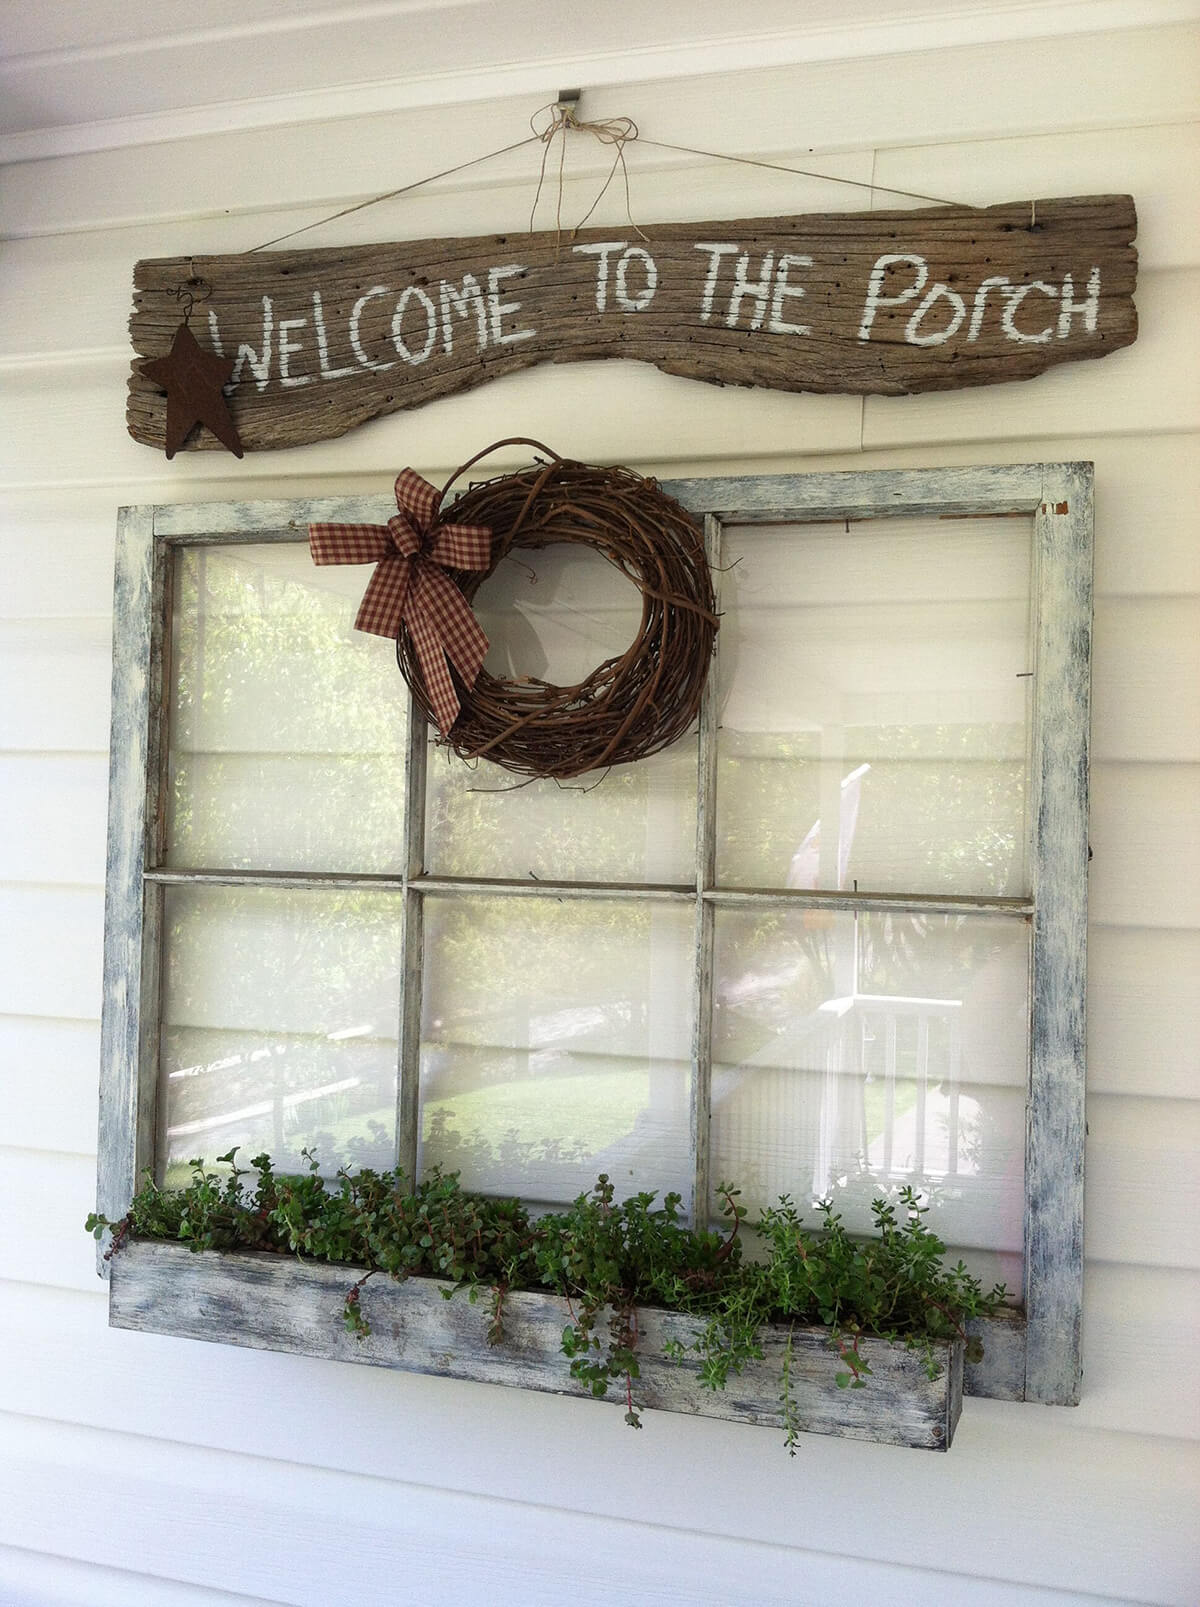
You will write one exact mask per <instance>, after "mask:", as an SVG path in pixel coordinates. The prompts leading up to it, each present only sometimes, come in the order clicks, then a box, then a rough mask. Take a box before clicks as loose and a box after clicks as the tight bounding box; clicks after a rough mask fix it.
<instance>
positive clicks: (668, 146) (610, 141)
mask: <svg viewBox="0 0 1200 1607" xmlns="http://www.w3.org/2000/svg"><path fill="white" fill-rule="evenodd" d="M545 112H550V113H551V117H550V122H549V123H548V125H547V126H546V127H545V128H544V129H542V130H541V131H540V132H539V131H538V128H537V119H538V118H539V117H541V116H542V115H543V114H544V113H545ZM530 128H531V129H532V130H533V132H532V133H531V134H529V135H527V136H526V138H525V139H519V140H514V141H513V143H512V144H511V145H502V146H500V148H499V149H498V150H495V151H485V152H484V154H483V155H482V156H472V157H471V158H470V159H469V160H468V161H466V162H459V163H457V164H456V165H455V166H454V167H446V168H442V170H441V171H440V172H438V173H429V174H427V175H426V177H425V178H423V179H414V180H413V182H412V183H411V184H402V185H400V186H399V188H398V189H395V190H385V191H384V192H383V194H382V195H373V196H370V197H369V198H368V199H367V200H366V201H356V202H355V203H354V205H353V206H344V207H342V208H340V210H339V211H337V212H330V213H329V214H328V215H327V216H326V217H323V218H317V219H316V221H315V222H313V223H304V224H301V226H300V228H298V229H291V230H289V231H288V233H287V234H278V235H276V236H275V237H274V239H272V240H264V241H263V242H262V243H261V245H256V246H251V247H250V248H249V250H248V251H247V252H246V255H247V256H250V255H252V254H253V253H254V252H255V251H266V250H268V249H269V248H270V247H271V246H278V245H282V244H283V243H284V241H285V240H294V239H295V238H296V237H297V236H298V235H301V234H308V233H309V232H310V231H311V230H313V229H321V228H324V226H325V224H327V223H335V222H336V221H337V220H338V219H339V218H348V217H350V216H351V215H352V214H353V213H355V212H365V211H366V210H367V208H368V207H373V206H380V205H381V204H382V203H383V202H384V201H395V200H397V199H398V198H399V197H400V196H402V195H410V194H411V193H412V192H413V191H414V190H420V189H423V188H424V186H425V185H427V184H436V183H437V181H438V180H439V179H448V178H453V177H454V176H455V174H457V173H465V172H466V171H467V170H468V168H472V167H479V166H481V165H482V164H483V163H484V162H491V161H494V160H495V159H496V158H497V157H500V156H507V155H508V154H509V152H510V151H519V150H523V149H524V147H525V146H527V145H541V146H542V147H543V149H542V161H541V168H540V171H539V174H538V183H537V193H536V194H535V196H534V199H533V207H532V209H531V210H530V214H529V229H530V233H532V232H533V221H534V214H535V213H536V212H537V208H538V202H539V201H540V199H541V195H542V190H543V188H544V185H545V178H546V168H547V165H548V163H549V158H550V149H551V146H552V145H553V143H554V140H555V139H556V138H558V137H559V136H561V141H562V142H561V144H560V146H559V166H558V201H557V207H556V212H555V230H556V237H557V238H558V239H561V237H562V202H563V187H564V184H565V180H566V144H567V136H568V135H569V134H572V133H576V134H589V135H591V136H592V137H593V138H594V139H597V140H599V142H600V143H601V144H602V145H611V146H612V147H613V161H612V166H611V168H610V169H609V172H608V177H607V178H606V179H605V180H604V183H603V184H602V185H601V187H600V190H599V192H598V193H597V195H596V198H595V200H594V201H593V202H592V204H591V206H590V207H589V208H588V209H587V211H586V212H585V213H584V215H583V217H582V218H580V220H579V222H578V223H577V224H576V225H575V227H574V229H573V231H572V233H573V234H577V233H578V232H579V230H580V229H582V228H583V226H584V224H585V223H586V222H587V220H588V219H589V218H590V217H591V216H592V214H593V212H595V210H596V208H597V207H598V206H599V205H600V202H601V201H602V200H603V198H604V196H605V195H606V194H607V192H608V189H609V187H610V186H611V184H612V181H613V179H614V178H615V177H616V175H617V171H618V169H620V171H621V174H622V176H623V178H624V181H625V215H626V217H627V218H628V219H629V226H630V228H631V229H633V230H634V231H635V232H636V233H637V234H638V235H639V237H640V238H641V239H643V240H645V239H647V238H648V237H647V235H646V234H645V233H644V232H643V230H642V229H641V228H639V227H638V225H637V224H636V223H635V222H634V220H633V212H632V208H631V204H630V192H629V168H628V166H627V164H626V161H625V147H626V145H631V144H633V143H634V142H635V141H636V142H637V143H638V144H639V145H644V146H646V147H647V148H648V149H651V150H659V151H676V152H678V153H679V154H680V155H683V156H702V157H704V158H705V159H706V160H708V161H712V162H736V163H737V164H738V165H739V166H741V167H761V168H765V169H767V171H768V172H771V173H790V174H792V175H793V176H794V177H796V178H802V179H816V180H818V181H819V182H821V183H823V184H847V185H850V186H851V187H852V188H853V189H856V190H868V191H870V192H871V193H872V194H874V192H875V191H877V190H878V191H881V192H882V193H883V194H884V195H898V196H903V197H904V198H905V199H906V200H909V201H928V202H930V203H931V204H932V205H934V206H966V205H968V203H967V202H965V201H947V200H946V199H945V198H944V197H943V196H938V195H923V194H922V193H921V192H920V191H919V190H901V189H897V188H896V187H895V186H894V185H891V184H880V183H878V182H877V181H875V180H867V179H848V178H843V177H842V176H840V175H839V174H836V173H814V172H813V171H812V170H811V169H809V168H803V167H790V166H788V165H787V164H786V163H783V162H766V161H763V160H762V159H761V158H760V157H755V156H734V155H732V154H731V153H730V152H728V151H706V150H702V149H701V148H700V147H698V146H695V145H675V144H672V143H671V142H670V141H668V140H655V139H647V138H646V136H645V135H644V134H643V133H642V132H641V130H640V129H639V128H638V125H637V124H636V123H635V122H634V120H633V118H632V117H608V118H599V119H596V120H594V121H584V120H582V119H580V118H578V117H576V115H575V113H574V111H573V110H572V109H571V107H570V106H567V105H565V104H563V103H562V102H556V101H551V102H549V103H548V104H547V105H545V106H543V107H541V108H540V110H538V111H536V112H535V113H534V114H533V117H532V118H530ZM1036 216H1037V215H1036V212H1034V213H1033V214H1032V216H1031V220H1030V227H1031V228H1034V227H1036Z"/></svg>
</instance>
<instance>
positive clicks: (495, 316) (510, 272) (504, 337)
mask: <svg viewBox="0 0 1200 1607" xmlns="http://www.w3.org/2000/svg"><path fill="white" fill-rule="evenodd" d="M524 272H525V269H524V268H522V267H521V265H520V263H519V262H511V263H509V264H508V265H507V266H506V267H504V268H489V269H488V280H487V303H488V320H489V322H490V324H491V330H492V340H493V342H494V343H495V345H497V346H511V345H512V344H513V343H514V341H518V340H532V339H533V337H534V336H535V335H536V334H537V330H536V329H509V330H505V329H504V328H503V327H502V325H501V322H500V320H501V319H502V318H503V317H504V315H505V313H512V312H520V310H521V303H520V302H519V301H501V300H500V281H501V279H512V278H513V277H514V276H515V275H516V274H519V273H524Z"/></svg>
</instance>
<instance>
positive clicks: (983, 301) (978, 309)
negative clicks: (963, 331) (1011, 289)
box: [967, 273, 1009, 340]
mask: <svg viewBox="0 0 1200 1607" xmlns="http://www.w3.org/2000/svg"><path fill="white" fill-rule="evenodd" d="M1008 282H1009V281H1008V280H1007V279H1006V278H1005V277H1004V275H1003V274H1002V273H999V274H993V275H992V277H991V278H990V279H982V280H981V281H980V284H979V289H978V290H977V291H976V292H975V300H974V301H973V302H972V303H971V323H970V327H969V328H968V330H967V339H968V340H978V339H979V331H980V330H981V329H982V328H983V315H984V313H985V312H986V311H987V298H988V291H989V290H1003V289H1004V288H1005V287H1006V286H1007V285H1008Z"/></svg>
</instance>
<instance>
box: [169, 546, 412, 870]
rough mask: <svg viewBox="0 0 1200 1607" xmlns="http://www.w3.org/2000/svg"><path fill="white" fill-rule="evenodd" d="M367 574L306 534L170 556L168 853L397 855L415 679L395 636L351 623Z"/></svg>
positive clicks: (239, 857)
mask: <svg viewBox="0 0 1200 1607" xmlns="http://www.w3.org/2000/svg"><path fill="white" fill-rule="evenodd" d="M370 573H371V571H370V568H369V567H366V566H362V565H354V566H350V567H347V568H344V569H343V568H339V567H333V568H324V569H317V568H316V567H315V566H314V565H313V563H312V562H311V560H310V558H309V556H308V547H307V545H306V544H304V543H298V544H296V545H295V546H293V545H291V544H284V545H273V546H265V545H264V546H239V547H195V548H185V549H184V550H183V551H182V552H181V553H180V554H179V556H178V559H177V562H176V576H175V584H176V599H175V637H174V642H173V652H172V688H171V738H170V786H169V791H168V802H169V821H168V851H167V863H168V864H170V865H187V866H214V867H221V868H254V869H259V870H289V869H291V870H299V869H304V870H353V871H378V872H387V871H392V870H397V869H398V868H399V867H400V866H401V865H402V864H403V862H404V848H403V843H404V831H403V802H404V786H403V768H402V766H403V752H404V732H405V720H406V711H407V706H408V703H407V699H408V693H407V690H406V688H405V686H404V682H403V680H402V679H401V677H400V673H399V671H398V670H397V668H396V657H395V649H394V647H393V644H391V643H390V642H387V641H385V640H384V639H383V638H382V637H377V636H369V635H366V634H364V633H363V632H361V631H356V630H354V628H353V625H354V617H355V614H356V613H357V610H358V603H359V600H360V599H361V596H362V592H363V588H364V587H365V585H366V583H367V580H368V578H369V577H370Z"/></svg>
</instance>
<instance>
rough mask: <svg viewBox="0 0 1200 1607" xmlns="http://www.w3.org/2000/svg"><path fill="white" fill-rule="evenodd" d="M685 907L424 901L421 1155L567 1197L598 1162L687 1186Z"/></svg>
mask: <svg viewBox="0 0 1200 1607" xmlns="http://www.w3.org/2000/svg"><path fill="white" fill-rule="evenodd" d="M692 931H693V914H692V911H691V909H690V908H686V907H684V908H676V907H672V906H668V905H652V904H648V903H645V902H641V901H633V900H629V901H625V902H619V903H618V902H615V901H614V902H609V901H607V900H606V901H603V902H593V901H586V902H585V901H582V900H576V899H552V898H545V899H543V898H487V897H479V898H475V897H469V898H468V897H465V896H458V897H454V898H437V897H432V896H430V897H427V898H426V900H425V997H424V1011H423V1024H422V1044H421V1099H422V1159H421V1164H422V1168H423V1169H425V1170H427V1169H428V1168H430V1167H431V1166H435V1165H440V1166H441V1167H443V1168H444V1169H446V1170H453V1171H461V1173H462V1178H463V1182H464V1183H465V1184H466V1185H467V1186H468V1187H471V1188H478V1189H482V1190H484V1191H486V1192H488V1193H492V1194H518V1195H521V1196H522V1197H523V1198H526V1199H529V1200H533V1201H536V1202H541V1203H547V1204H550V1203H553V1204H561V1203H563V1202H565V1201H568V1200H570V1199H573V1198H574V1196H575V1195H576V1194H578V1193H580V1192H581V1191H582V1190H584V1189H587V1188H590V1187H591V1185H592V1184H593V1183H594V1182H595V1180H596V1176H597V1174H598V1173H600V1172H607V1173H608V1174H609V1176H610V1177H611V1178H612V1179H613V1181H614V1183H615V1184H616V1185H617V1188H618V1190H629V1191H632V1190H635V1189H641V1188H650V1189H657V1190H660V1191H665V1190H667V1189H677V1190H678V1191H679V1192H680V1193H682V1194H683V1195H684V1197H685V1199H686V1198H687V1196H688V1194H689V1192H690V1189H689V1179H690V1175H691V1162H690V1159H689V1151H688V1113H689V1095H688V1089H689V1080H690V1043H691V1008H690V999H691V975H692V959H691V956H692Z"/></svg>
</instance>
